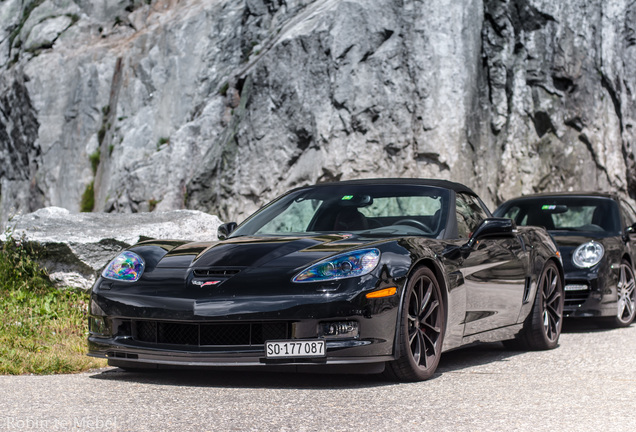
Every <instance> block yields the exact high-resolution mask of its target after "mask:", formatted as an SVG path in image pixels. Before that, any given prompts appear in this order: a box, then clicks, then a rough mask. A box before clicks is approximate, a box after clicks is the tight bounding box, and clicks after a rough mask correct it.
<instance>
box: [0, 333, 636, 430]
mask: <svg viewBox="0 0 636 432" xmlns="http://www.w3.org/2000/svg"><path fill="white" fill-rule="evenodd" d="M560 342H561V343H560V346H559V348H557V349H556V350H553V351H545V352H517V351H506V350H505V349H504V348H503V347H502V345H501V344H486V345H479V346H475V347H471V348H466V349H462V350H458V351H454V352H451V353H446V354H444V355H443V356H442V361H441V363H440V366H439V369H438V373H437V374H436V375H435V377H434V378H433V379H431V380H429V381H426V382H421V383H413V384H395V383H389V382H385V381H383V380H381V379H378V378H377V377H373V376H362V375H358V376H351V375H314V374H311V375H310V374H295V373H288V374H283V373H270V374H266V373H262V372H241V373H239V372H214V373H212V372H200V371H198V372H193V371H177V372H175V371H163V372H157V373H126V372H122V371H121V370H119V369H115V368H107V369H102V370H99V371H93V372H89V373H83V374H77V375H57V376H1V377H0V431H3V430H10V431H24V430H46V431H56V430H60V431H67V430H86V431H91V430H106V431H153V432H155V431H196V432H201V431H250V430H254V431H294V432H297V431H385V430H391V431H411V430H413V431H415V430H435V431H471V432H472V431H516V430H519V431H616V432H620V431H630V432H633V431H635V430H636V355H635V353H636V326H632V327H630V328H627V329H617V330H599V329H597V328H596V327H594V326H592V325H590V324H589V323H586V322H583V323H577V322H574V323H571V322H570V323H568V325H566V328H565V332H564V333H563V335H562V336H561V341H560Z"/></svg>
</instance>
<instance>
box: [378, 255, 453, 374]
mask: <svg viewBox="0 0 636 432" xmlns="http://www.w3.org/2000/svg"><path fill="white" fill-rule="evenodd" d="M442 300H443V299H442V295H441V291H440V287H439V283H438V282H437V279H436V278H435V275H434V274H433V272H432V271H431V270H430V269H428V268H426V267H422V268H419V269H418V270H416V271H415V272H414V273H413V275H412V276H411V277H410V279H409V282H408V286H407V290H406V293H405V297H404V305H403V308H402V316H401V320H400V332H399V343H400V353H401V355H400V358H398V359H397V360H394V361H392V362H389V363H388V364H387V367H386V370H385V371H386V374H387V375H388V376H389V377H390V378H392V379H397V380H399V381H422V380H426V379H428V378H430V377H431V376H432V375H433V373H434V372H435V370H436V369H437V365H438V364H439V359H440V356H441V354H442V342H443V340H444V324H445V311H444V305H443V301H442Z"/></svg>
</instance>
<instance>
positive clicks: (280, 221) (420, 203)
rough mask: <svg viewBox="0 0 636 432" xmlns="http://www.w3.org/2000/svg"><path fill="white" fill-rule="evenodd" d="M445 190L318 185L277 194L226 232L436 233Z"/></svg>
mask: <svg viewBox="0 0 636 432" xmlns="http://www.w3.org/2000/svg"><path fill="white" fill-rule="evenodd" d="M448 195H449V194H448V191H447V190H445V189H441V188H437V187H428V186H413V185H337V186H333V187H330V186H318V187H315V188H307V189H302V190H299V191H295V192H292V193H290V194H288V195H285V196H283V197H282V198H280V199H278V200H277V201H275V202H273V203H272V204H270V205H268V206H266V207H265V208H263V209H262V210H260V211H259V212H257V213H255V214H254V215H253V216H251V217H250V218H249V219H248V220H247V221H246V222H245V223H243V224H242V225H241V226H239V228H238V229H237V230H236V231H235V232H234V233H233V234H232V237H235V236H242V235H281V234H286V235H289V234H304V233H322V232H366V233H369V234H374V233H376V234H410V235H427V236H435V235H437V234H438V233H439V232H440V231H441V230H442V229H443V228H444V226H445V223H442V221H443V220H445V215H446V213H447V211H446V209H447V207H448Z"/></svg>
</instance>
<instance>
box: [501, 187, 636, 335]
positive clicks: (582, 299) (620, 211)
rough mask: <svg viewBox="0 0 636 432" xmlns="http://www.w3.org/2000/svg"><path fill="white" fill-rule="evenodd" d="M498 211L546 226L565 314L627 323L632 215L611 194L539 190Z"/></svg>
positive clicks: (632, 300)
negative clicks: (558, 262)
mask: <svg viewBox="0 0 636 432" xmlns="http://www.w3.org/2000/svg"><path fill="white" fill-rule="evenodd" d="M495 214H496V215H499V216H502V217H510V218H512V219H513V220H514V221H515V222H516V223H517V224H518V225H537V226H542V227H545V228H546V229H547V230H548V231H549V232H550V233H551V234H552V236H553V237H554V239H555V240H556V242H557V245H558V246H559V250H560V251H561V256H562V258H563V266H564V269H565V309H564V313H565V315H566V316H572V317H603V318H601V320H602V321H603V322H605V323H609V324H610V325H612V326H614V327H626V326H629V325H630V324H631V323H632V321H634V315H636V292H635V291H634V252H635V250H636V249H635V247H636V231H635V229H636V224H634V222H635V221H636V216H635V215H634V211H633V209H632V207H631V206H630V205H628V203H627V202H625V201H624V200H622V199H620V198H619V197H618V196H617V195H616V194H611V193H587V192H586V193H572V192H568V193H559V194H538V195H528V196H525V197H522V198H516V199H513V200H510V201H506V202H505V203H503V204H502V205H501V206H499V208H497V210H496V211H495Z"/></svg>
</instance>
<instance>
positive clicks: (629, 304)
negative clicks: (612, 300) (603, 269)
mask: <svg viewBox="0 0 636 432" xmlns="http://www.w3.org/2000/svg"><path fill="white" fill-rule="evenodd" d="M634 286H635V281H634V270H632V266H631V265H630V264H629V262H627V261H623V262H622V263H621V269H620V275H619V279H618V286H617V287H616V288H617V294H618V302H617V303H618V310H617V314H616V316H615V317H612V318H610V319H609V320H608V321H609V324H610V326H611V327H628V326H629V325H630V324H631V323H632V322H633V321H634V316H636V291H635V290H634Z"/></svg>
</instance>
